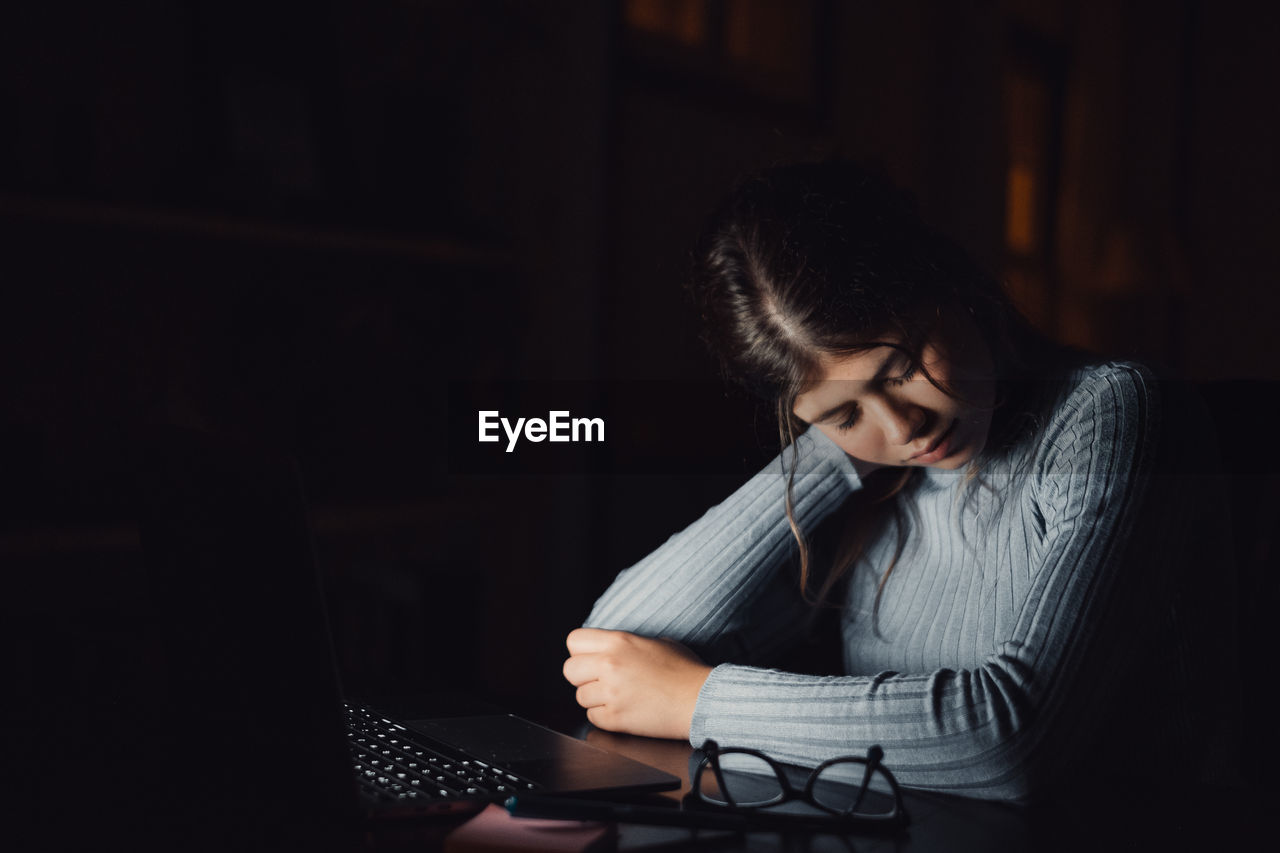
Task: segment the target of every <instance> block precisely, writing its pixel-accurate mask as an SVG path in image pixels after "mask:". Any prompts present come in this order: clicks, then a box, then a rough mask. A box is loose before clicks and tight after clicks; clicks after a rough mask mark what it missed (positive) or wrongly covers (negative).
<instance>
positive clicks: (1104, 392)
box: [690, 368, 1158, 800]
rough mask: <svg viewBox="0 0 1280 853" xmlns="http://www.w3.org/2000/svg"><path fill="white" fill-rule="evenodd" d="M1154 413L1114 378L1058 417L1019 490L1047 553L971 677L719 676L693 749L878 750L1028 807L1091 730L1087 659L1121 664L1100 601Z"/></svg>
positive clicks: (914, 768) (1138, 480) (948, 783)
mask: <svg viewBox="0 0 1280 853" xmlns="http://www.w3.org/2000/svg"><path fill="white" fill-rule="evenodd" d="M1157 408H1158V407H1157V398H1156V397H1155V396H1154V395H1153V394H1152V391H1151V387H1150V382H1149V380H1148V379H1147V378H1146V377H1145V376H1144V374H1143V373H1142V372H1140V371H1138V370H1132V369H1128V368H1121V369H1108V370H1106V371H1104V372H1102V373H1100V374H1098V377H1097V381H1094V382H1091V383H1090V384H1089V387H1088V388H1087V389H1086V390H1083V391H1081V390H1079V389H1078V390H1077V391H1074V392H1072V394H1071V395H1069V397H1068V399H1067V400H1066V401H1065V403H1064V404H1063V405H1062V406H1061V407H1060V408H1059V409H1058V412H1057V415H1056V416H1055V418H1054V419H1053V421H1052V423H1051V424H1050V426H1049V428H1048V429H1047V430H1046V433H1045V435H1044V437H1043V439H1042V443H1041V445H1040V450H1039V451H1038V452H1037V454H1036V456H1035V459H1034V462H1035V465H1034V471H1033V472H1032V473H1031V475H1030V476H1033V477H1035V478H1036V480H1035V494H1036V498H1035V499H1036V501H1037V502H1038V504H1039V507H1038V509H1039V511H1040V512H1041V513H1042V517H1043V520H1044V521H1043V523H1044V532H1043V534H1042V535H1043V541H1044V547H1043V549H1041V550H1040V552H1039V554H1040V556H1038V557H1037V558H1036V559H1035V562H1034V564H1029V565H1026V566H1017V567H1015V569H1016V570H1017V571H1020V572H1027V573H1029V577H1030V583H1029V585H1028V586H1027V593H1026V594H1025V596H1023V597H1022V599H1021V600H1020V601H1019V602H1017V603H1016V605H1015V610H1014V613H1015V614H1016V617H1015V618H1014V619H1012V620H1011V623H1010V628H1009V629H1008V630H1007V633H1005V634H1003V635H1001V636H999V637H997V640H996V643H995V645H994V647H992V648H990V649H989V651H988V652H987V654H986V655H985V656H984V657H983V658H981V660H982V663H981V665H979V666H976V667H974V668H968V669H966V668H956V669H946V668H944V669H938V670H936V671H932V672H892V671H889V672H881V673H878V674H874V675H858V676H824V677H819V676H809V675H797V674H789V673H785V672H780V671H776V670H769V669H759V668H752V667H746V666H738V665H722V666H718V667H716V668H715V669H714V670H713V671H712V673H711V676H710V677H709V678H708V679H707V681H706V683H705V685H704V686H703V688H702V691H701V693H700V695H699V697H698V702H697V707H696V710H695V713H694V717H693V724H692V727H691V732H690V740H691V742H692V743H694V744H695V745H696V744H700V743H701V742H702V741H703V740H704V739H705V738H715V739H716V740H717V741H718V742H719V743H721V744H724V745H735V746H736V745H742V746H752V747H755V748H757V749H762V750H764V751H766V752H768V753H770V754H771V755H774V756H776V757H777V758H779V759H780V760H783V761H790V762H794V763H797V764H802V765H809V766H812V765H815V764H817V763H819V762H821V761H822V760H825V759H827V758H831V757H834V756H837V755H845V754H862V753H864V752H865V751H866V749H867V748H868V747H870V746H871V745H872V744H880V745H881V746H882V747H883V748H884V751H885V763H886V765H887V766H888V767H890V769H892V770H893V771H894V773H895V775H896V776H897V778H898V780H899V781H900V782H901V783H902V784H904V785H910V786H916V787H924V788H933V789H937V790H945V791H950V792H953V793H959V794H964V795H968V796H978V797H985V798H991V799H1010V800H1022V799H1026V798H1027V797H1028V796H1030V795H1031V794H1032V793H1033V792H1034V791H1035V790H1037V789H1038V788H1039V786H1040V785H1041V784H1042V782H1043V781H1045V777H1046V776H1049V775H1051V774H1052V772H1053V768H1054V767H1056V766H1057V763H1056V762H1057V761H1058V760H1059V759H1060V758H1061V757H1062V755H1061V754H1062V749H1061V746H1060V743H1061V742H1063V741H1064V738H1063V737H1062V736H1063V735H1064V734H1065V733H1068V732H1070V730H1071V729H1072V727H1073V726H1078V725H1085V724H1086V722H1085V720H1084V719H1083V718H1082V716H1081V715H1078V714H1076V713H1075V712H1076V711H1081V710H1083V711H1087V712H1088V713H1089V714H1093V715H1094V716H1095V717H1096V708H1092V707H1091V706H1092V705H1096V702H1097V693H1099V692H1100V689H1099V688H1098V686H1097V684H1095V683H1094V681H1095V677H1096V676H1097V675H1098V673H1097V666H1098V659H1099V658H1100V657H1107V656H1111V655H1117V654H1120V651H1119V650H1117V649H1116V648H1114V647H1113V642H1112V636H1113V635H1110V629H1113V628H1115V627H1116V626H1117V625H1123V626H1124V628H1125V630H1131V628H1132V625H1129V624H1126V623H1125V620H1126V619H1128V618H1129V616H1130V614H1126V613H1116V612H1115V611H1116V608H1115V607H1108V602H1109V601H1110V600H1111V598H1112V596H1113V594H1114V593H1115V591H1116V590H1115V587H1116V585H1117V583H1118V582H1119V581H1121V580H1122V577H1121V576H1122V575H1124V574H1125V571H1123V569H1124V568H1125V567H1124V566H1123V565H1122V563H1123V561H1122V560H1121V559H1120V557H1121V554H1122V551H1123V545H1124V543H1125V540H1126V538H1127V537H1128V535H1129V530H1130V528H1131V526H1132V521H1133V518H1134V516H1135V514H1136V512H1137V507H1138V506H1139V505H1140V503H1141V501H1142V499H1143V489H1144V485H1145V481H1146V479H1147V474H1148V471H1149V468H1150V466H1151V464H1152V460H1151V454H1150V451H1149V450H1148V448H1149V447H1150V446H1151V444H1152V443H1153V442H1152V441H1150V439H1151V438H1152V435H1153V432H1154V430H1155V426H1154V423H1155V420H1156V410H1157ZM1001 559H1002V560H1017V559H1023V560H1029V559H1030V558H1029V557H1022V556H1014V555H1002V556H1001ZM1125 582H1126V583H1140V581H1137V580H1128V581H1125ZM1121 642H1122V641H1121ZM1090 651H1092V652H1093V655H1092V656H1090V655H1089V654H1087V653H1088V652H1090ZM1090 694H1092V696H1091V695H1090ZM1085 706H1090V707H1085ZM1055 739H1056V740H1057V741H1059V745H1055V744H1054V741H1055Z"/></svg>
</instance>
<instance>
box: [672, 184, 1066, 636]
mask: <svg viewBox="0 0 1280 853" xmlns="http://www.w3.org/2000/svg"><path fill="white" fill-rule="evenodd" d="M690 290H691V292H692V295H693V297H694V301H695V303H696V305H697V307H698V310H699V313H700V314H701V318H702V328H703V339H704V341H705V342H706V344H707V345H708V347H709V349H710V350H711V352H712V354H713V355H714V356H715V357H716V358H717V359H718V360H719V363H720V365H721V369H722V372H723V373H724V375H725V376H726V377H727V378H729V379H731V380H733V381H736V382H738V383H740V384H741V385H743V386H745V387H746V388H748V389H749V390H751V391H752V392H754V393H755V394H757V395H759V396H761V397H764V398H765V399H767V400H770V401H772V402H773V403H774V404H775V405H776V414H777V419H778V435H779V441H780V443H781V444H782V446H784V447H786V446H790V445H792V444H794V442H795V440H796V438H797V436H798V435H799V433H800V432H802V431H803V430H804V429H805V427H806V425H805V424H804V422H803V421H800V420H799V419H798V418H796V416H795V415H794V413H793V407H794V404H795V400H796V398H797V397H798V396H799V395H800V394H801V393H803V392H804V390H805V389H806V388H807V387H809V386H810V385H811V384H812V383H813V381H814V379H815V377H816V376H818V375H819V372H820V371H819V362H820V358H821V357H822V356H823V355H829V356H837V357H838V356H845V355H850V354H853V353H856V352H860V351H865V350H867V349H870V348H872V347H876V346H893V347H896V348H898V349H900V350H902V351H903V352H905V353H906V354H907V355H908V356H909V358H910V359H911V361H912V363H913V364H914V365H915V366H916V367H917V368H918V369H922V370H923V367H922V365H920V358H919V357H920V352H921V350H922V348H923V346H924V344H925V342H926V340H927V339H928V337H929V335H930V334H931V333H932V331H933V329H934V326H935V323H936V322H937V320H938V319H939V318H940V317H942V316H943V313H944V312H948V311H963V312H965V313H966V314H967V315H968V316H969V318H970V319H971V320H972V321H973V323H974V324H975V325H976V327H977V328H978V330H979V332H980V334H981V336H982V339H983V340H984V342H985V343H986V345H987V347H988V349H989V351H990V354H991V357H992V361H993V364H994V367H995V373H996V384H997V411H996V413H995V415H993V420H992V427H991V435H990V437H989V439H988V442H987V449H985V450H984V451H983V454H982V455H981V456H980V457H979V458H978V459H975V460H974V461H973V462H972V463H971V464H970V466H969V470H968V471H967V472H966V480H967V481H968V482H970V483H973V482H979V481H980V478H979V470H980V467H981V464H982V460H983V459H985V458H986V457H988V456H989V455H991V454H992V453H995V452H999V450H1001V449H1002V448H1006V447H1008V446H1009V445H1010V444H1011V443H1012V442H1013V441H1014V440H1016V439H1017V438H1018V437H1019V436H1020V435H1022V434H1023V431H1024V429H1025V428H1026V426H1027V425H1028V423H1034V414H1033V413H1032V412H1030V411H1029V410H1022V409H1020V407H1019V406H1018V405H1017V403H1018V401H1019V400H1020V399H1021V397H1022V395H1020V393H1019V392H1020V390H1025V388H1026V387H1027V384H1028V381H1029V380H1030V379H1031V378H1032V377H1034V376H1037V375H1040V374H1043V373H1044V372H1045V370H1046V369H1047V368H1048V367H1049V366H1050V365H1052V364H1060V363H1062V362H1063V361H1064V360H1066V359H1067V357H1068V354H1069V352H1070V351H1068V350H1065V349H1063V348H1061V347H1058V346H1056V345H1055V344H1053V343H1052V342H1050V341H1048V340H1047V339H1046V338H1044V337H1043V336H1041V335H1040V334H1039V333H1037V332H1036V331H1035V330H1033V329H1032V328H1031V326H1030V325H1029V324H1028V323H1027V322H1026V321H1025V320H1024V319H1023V318H1022V317H1021V315H1019V314H1018V312H1017V311H1016V309H1015V308H1014V307H1013V305H1012V303H1011V302H1010V300H1009V299H1008V297H1007V296H1006V294H1005V293H1004V291H1003V290H1002V289H1001V287H1000V286H999V284H998V283H996V282H995V281H994V280H993V279H991V278H990V277H988V276H987V275H986V274H985V273H983V272H982V270H981V269H980V268H979V267H978V265H977V264H976V263H975V262H973V261H972V259H970V258H969V257H968V256H967V255H966V254H965V253H964V252H963V251H961V250H960V249H958V248H957V247H956V246H955V245H954V244H952V243H951V242H950V241H948V240H946V239H945V238H943V237H942V236H941V235H939V234H937V233H936V232H935V231H933V230H932V229H930V228H929V227H928V226H926V225H925V223H924V222H923V221H922V220H921V219H920V218H919V217H918V216H917V215H916V213H915V210H914V205H913V204H912V202H911V201H910V200H909V198H908V197H906V196H905V195H903V194H902V193H901V192H899V191H898V190H896V189H894V188H893V187H892V186H891V185H890V184H889V183H888V182H887V181H885V180H883V179H882V178H881V177H879V176H877V175H875V174H873V173H871V172H869V171H867V170H865V169H862V168H860V167H858V166H855V165H853V164H850V163H846V162H826V163H805V164H797V165H791V166H782V167H775V168H773V169H769V170H767V171H765V172H762V173H760V174H758V175H755V176H753V177H751V178H748V179H747V180H745V181H743V182H741V183H740V184H739V185H738V186H737V187H736V188H735V189H734V191H733V192H732V193H731V194H730V195H729V196H728V198H727V199H726V200H725V201H724V202H723V203H722V204H721V206H720V207H719V208H718V209H717V210H716V212H715V213H714V214H713V215H712V217H711V218H710V220H709V222H708V224H707V227H706V229H705V230H704V233H703V235H702V237H701V239H700V241H699V243H698V247H697V250H696V252H695V268H694V274H693V276H692V279H691V283H690ZM924 376H925V378H926V379H928V381H930V382H931V383H933V384H934V385H935V386H936V387H938V388H939V389H940V390H942V391H944V392H946V393H948V394H951V395H952V396H957V395H956V394H955V392H954V390H953V389H951V388H949V387H946V386H945V385H944V384H941V383H939V381H937V380H936V379H935V378H934V377H932V376H930V375H928V373H927V371H925V373H924ZM1027 415H1031V420H1028V419H1027V417H1024V416H1027ZM791 458H792V460H793V461H792V466H791V468H790V470H789V471H788V472H787V487H786V505H785V508H786V515H787V520H788V523H789V524H790V526H791V530H792V533H793V534H794V536H795V539H796V543H797V545H798V548H799V558H800V560H799V562H800V574H799V583H800V587H801V590H802V592H803V593H804V595H805V597H806V599H807V600H809V601H810V602H811V603H815V604H820V603H823V602H825V601H827V600H828V599H829V598H830V596H831V593H832V591H833V590H834V589H835V587H836V586H837V584H839V583H840V581H841V580H842V579H843V578H844V577H845V576H846V575H847V573H848V571H849V569H850V568H851V567H852V566H853V565H854V564H855V563H856V562H857V561H858V560H859V558H860V557H861V556H862V554H863V552H864V550H865V548H866V546H867V544H868V543H869V542H870V541H871V538H872V536H873V535H874V534H875V533H876V532H877V531H879V530H880V529H881V528H882V526H883V524H885V523H887V514H888V513H890V512H891V513H892V514H893V520H894V522H895V524H896V527H897V534H898V543H897V549H896V551H895V553H894V556H893V559H892V560H891V561H890V564H889V567H888V569H887V570H886V571H885V572H884V573H883V574H882V576H881V577H880V580H879V583H878V589H877V594H876V601H875V608H874V611H873V618H875V617H876V616H878V613H879V605H880V598H881V594H882V593H883V591H884V588H885V583H886V582H887V580H888V578H889V574H890V572H892V570H893V568H894V566H895V565H896V564H897V562H898V559H899V557H900V556H901V555H902V552H903V548H904V547H905V544H906V530H907V527H906V524H905V519H904V518H903V516H902V510H901V506H900V502H899V501H897V500H895V498H896V496H897V495H898V494H900V493H901V492H902V491H903V490H904V489H905V488H906V487H907V485H908V484H909V483H910V481H911V478H912V477H913V475H914V474H915V470H914V469H910V468H902V469H899V468H890V469H885V470H883V471H876V472H875V473H874V474H872V475H870V476H868V477H867V481H866V483H865V484H864V488H863V489H862V490H860V491H858V492H856V493H855V494H854V495H853V496H852V497H851V498H850V501H849V503H848V504H847V505H846V508H845V509H843V510H842V512H841V516H842V519H843V523H841V524H840V525H839V526H838V527H839V537H838V538H839V542H838V543H837V544H836V546H835V547H834V549H833V558H832V560H831V561H830V566H829V568H828V570H827V571H826V572H825V573H824V574H823V576H822V578H821V579H820V580H819V581H817V582H816V584H815V572H814V571H813V567H812V565H811V560H810V548H809V542H808V541H807V538H806V535H805V531H803V530H801V529H800V526H799V524H798V523H797V521H796V518H795V513H794V497H793V484H794V479H795V464H794V460H795V456H794V455H793V456H792V457H791ZM814 586H816V587H817V589H816V594H814V591H813V587H814Z"/></svg>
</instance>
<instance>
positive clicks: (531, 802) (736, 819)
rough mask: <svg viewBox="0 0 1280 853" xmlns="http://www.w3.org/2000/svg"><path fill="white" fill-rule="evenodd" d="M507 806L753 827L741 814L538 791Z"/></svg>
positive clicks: (553, 813) (556, 814)
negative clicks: (550, 795)
mask: <svg viewBox="0 0 1280 853" xmlns="http://www.w3.org/2000/svg"><path fill="white" fill-rule="evenodd" d="M505 805H506V807H507V811H508V812H510V814H511V815H512V817H540V818H547V819H550V820H596V821H609V822H614V823H647V824H657V825H659V826H687V827H690V828H693V829H733V830H745V829H748V828H749V826H750V824H749V822H748V820H747V819H746V817H745V816H744V815H739V814H713V813H708V812H691V811H685V810H684V809H678V808H667V809H664V808H659V807H655V806H636V805H631V804H630V803H606V802H599V801H594V800H572V799H567V798H564V797H540V796H537V795H536V794H521V795H519V796H515V797H508V798H507V801H506V803H505Z"/></svg>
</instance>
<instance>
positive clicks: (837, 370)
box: [802, 339, 907, 393]
mask: <svg viewBox="0 0 1280 853" xmlns="http://www.w3.org/2000/svg"><path fill="white" fill-rule="evenodd" d="M906 352H907V347H906V345H905V344H904V343H902V341H901V340H893V339H881V340H878V341H873V342H870V343H868V344H867V345H866V348H865V349H858V350H856V351H854V352H843V353H823V354H822V355H820V356H819V358H818V360H817V368H818V369H817V372H816V375H813V376H811V377H810V381H809V382H808V383H806V387H805V389H804V390H805V391H808V390H811V389H812V388H813V387H814V386H816V385H818V384H820V383H823V382H829V381H832V380H848V379H857V380H864V381H866V380H870V379H874V378H876V376H878V375H880V374H881V373H882V372H883V369H884V368H885V367H886V366H887V365H889V364H891V363H892V362H893V361H894V360H895V359H897V358H898V357H899V356H901V355H903V354H904V353H906ZM802 393H803V392H802Z"/></svg>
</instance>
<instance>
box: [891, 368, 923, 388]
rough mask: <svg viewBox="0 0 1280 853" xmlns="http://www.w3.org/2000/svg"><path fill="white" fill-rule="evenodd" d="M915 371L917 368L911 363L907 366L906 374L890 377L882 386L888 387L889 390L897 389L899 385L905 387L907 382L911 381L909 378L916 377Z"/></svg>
mask: <svg viewBox="0 0 1280 853" xmlns="http://www.w3.org/2000/svg"><path fill="white" fill-rule="evenodd" d="M916 370H917V368H916V365H915V362H912V363H911V364H909V365H908V366H907V372H906V373H904V374H902V375H901V376H893V377H890V378H889V379H886V380H885V381H884V384H885V385H888V386H890V387H891V388H897V387H899V386H901V385H905V384H906V383H907V382H909V381H911V377H913V376H915V375H916Z"/></svg>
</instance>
